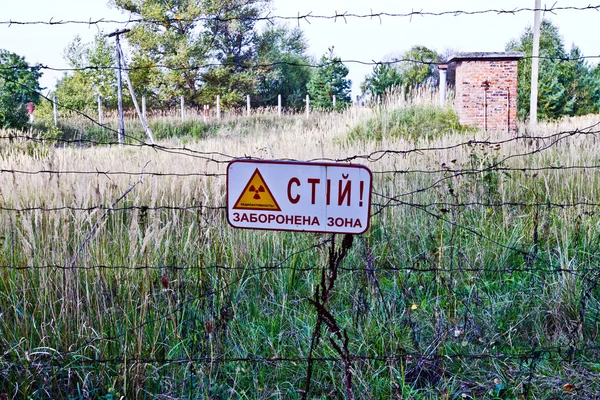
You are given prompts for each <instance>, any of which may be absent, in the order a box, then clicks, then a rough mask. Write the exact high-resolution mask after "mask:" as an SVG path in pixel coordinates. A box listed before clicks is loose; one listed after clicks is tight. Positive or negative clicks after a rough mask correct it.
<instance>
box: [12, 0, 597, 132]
mask: <svg viewBox="0 0 600 400" xmlns="http://www.w3.org/2000/svg"><path fill="white" fill-rule="evenodd" d="M112 4H113V5H114V6H115V7H116V8H118V9H120V10H122V11H124V12H126V13H129V14H130V15H131V17H132V19H135V20H137V21H140V22H136V23H133V24H132V25H131V26H130V29H131V30H130V31H129V32H127V33H126V34H125V35H124V42H125V43H126V45H125V53H126V60H125V61H126V62H127V67H128V69H129V75H130V78H131V80H132V82H133V86H134V88H135V90H136V95H137V96H142V95H143V96H145V97H146V99H147V102H148V106H149V107H153V108H156V107H166V108H169V107H174V106H175V104H176V103H177V102H178V101H179V100H178V99H179V98H180V97H181V96H183V97H184V98H185V101H186V104H187V105H189V106H192V107H194V106H198V107H201V106H202V105H204V104H214V103H215V100H216V97H217V95H219V96H220V99H221V104H222V106H223V107H224V108H230V107H237V106H243V105H244V104H245V101H246V95H250V96H251V98H252V105H253V107H268V106H275V105H277V101H278V96H279V95H281V97H282V101H283V107H286V108H289V109H301V108H304V106H305V97H306V94H309V95H310V98H311V106H312V107H314V108H320V109H328V110H331V109H333V108H334V103H333V98H334V97H335V99H336V102H335V108H337V109H343V108H345V107H347V106H348V105H350V104H351V102H352V99H351V96H350V86H351V82H350V80H349V79H348V78H347V75H348V67H347V66H346V65H344V64H343V63H342V61H341V60H340V58H339V57H338V56H336V55H335V52H334V49H333V47H331V48H329V49H328V50H327V52H325V54H324V55H323V56H322V57H321V58H320V59H314V58H313V57H312V56H311V55H309V54H308V44H307V41H306V38H305V37H304V35H303V32H302V30H301V29H299V28H291V27H289V26H286V25H269V24H267V23H266V22H265V23H263V22H261V21H262V20H263V19H264V18H263V17H265V16H266V15H267V14H268V12H269V8H270V7H271V4H270V0H201V1H198V0H178V1H164V0H112ZM106 34H107V32H101V33H98V34H97V35H96V37H95V39H94V40H93V41H91V42H88V43H85V42H84V41H83V40H82V39H81V38H80V37H79V36H77V37H75V38H74V39H73V40H72V41H71V42H70V43H69V44H68V45H67V46H66V48H65V50H64V54H63V55H64V58H65V59H66V60H67V62H68V63H69V65H70V66H71V68H72V69H73V71H71V72H69V73H65V75H64V76H63V77H62V78H61V79H60V81H59V82H58V83H57V86H56V89H55V92H54V93H52V95H56V96H57V97H58V98H59V99H60V100H59V102H60V104H61V106H64V107H65V108H67V109H68V108H71V109H76V110H82V111H91V110H94V109H95V107H96V104H97V96H98V95H100V96H102V98H103V102H104V105H105V107H108V108H114V107H116V102H117V100H116V99H117V94H116V90H117V89H116V88H117V85H116V80H117V69H116V68H115V66H116V60H115V57H116V50H115V42H114V39H113V38H107V37H106ZM532 37H533V34H532V30H531V28H526V29H525V30H524V31H523V33H522V34H521V36H520V37H519V38H517V39H513V40H511V41H510V42H509V43H507V45H506V50H510V51H513V50H516V51H523V52H525V53H526V55H527V56H528V57H526V58H525V59H523V60H522V61H520V65H519V84H518V87H519V89H518V108H519V116H520V117H521V118H522V119H526V118H527V117H528V115H529V93H530V78H531V58H530V56H531V53H532ZM482 50H489V49H482ZM451 53H452V51H450V50H447V51H445V52H444V53H443V54H442V53H438V52H437V51H435V50H432V49H429V48H427V47H424V46H413V47H411V48H410V49H408V50H406V51H404V52H402V53H398V55H397V56H389V57H387V58H386V59H385V60H383V61H382V62H381V63H379V64H378V65H375V66H374V68H373V71H372V72H371V74H369V75H368V76H367V77H366V78H365V80H364V82H362V84H361V86H360V87H361V91H362V94H361V96H360V99H359V100H362V101H368V100H374V99H377V98H381V97H383V96H385V95H386V93H389V92H390V91H394V92H396V93H397V92H398V91H400V92H401V93H404V94H405V95H408V94H409V93H411V92H412V91H413V90H414V89H417V88H420V87H424V86H427V87H437V85H438V79H439V75H438V71H437V64H438V63H439V62H442V61H445V60H447V59H448V57H449V56H450V55H451ZM540 57H541V60H540V81H539V101H538V104H539V111H538V115H539V117H540V118H542V119H555V118H560V117H561V116H565V115H568V116H574V115H583V114H587V113H597V112H598V111H599V109H600V67H599V66H597V65H596V66H593V65H591V64H590V63H589V62H588V61H586V59H585V58H584V57H583V54H582V52H581V51H580V49H579V48H578V47H577V46H576V45H573V46H572V47H571V50H570V51H567V50H566V49H565V45H564V40H563V38H562V36H561V35H560V33H559V30H558V28H557V27H556V26H554V25H553V24H552V23H551V22H549V21H543V23H542V27H541V43H540ZM411 60H412V61H411ZM40 76H41V69H40V67H39V66H30V65H27V63H26V62H25V60H24V59H23V58H22V57H20V56H18V55H16V54H12V53H8V52H5V51H1V52H0V127H15V128H23V127H25V126H26V125H27V121H28V117H27V112H26V111H25V105H26V104H27V103H28V102H34V103H38V101H39V96H38V92H39V89H40V88H39V84H38V79H39V77H40ZM124 101H125V105H126V106H127V105H128V103H129V105H131V99H130V98H129V94H128V93H127V91H125V93H124ZM51 109H52V104H50V103H49V102H41V103H40V107H38V111H40V112H41V114H44V113H46V114H48V115H50V114H51Z"/></svg>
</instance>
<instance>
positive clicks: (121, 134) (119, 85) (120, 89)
mask: <svg viewBox="0 0 600 400" xmlns="http://www.w3.org/2000/svg"><path fill="white" fill-rule="evenodd" d="M129 31H130V29H120V30H116V31H114V32H113V33H109V34H108V35H106V37H113V36H114V37H115V41H116V51H117V69H118V72H117V106H118V109H119V145H120V146H123V143H124V142H125V121H124V120H123V82H122V81H121V51H120V48H121V44H120V42H119V35H122V34H124V33H127V32H129Z"/></svg>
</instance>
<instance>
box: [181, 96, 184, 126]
mask: <svg viewBox="0 0 600 400" xmlns="http://www.w3.org/2000/svg"><path fill="white" fill-rule="evenodd" d="M180 100H181V122H183V121H185V100H184V98H183V96H181V98H180Z"/></svg>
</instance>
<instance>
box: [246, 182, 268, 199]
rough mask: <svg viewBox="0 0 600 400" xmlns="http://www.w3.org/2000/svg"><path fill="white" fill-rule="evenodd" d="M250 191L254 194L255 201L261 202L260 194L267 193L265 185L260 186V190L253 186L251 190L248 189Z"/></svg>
mask: <svg viewBox="0 0 600 400" xmlns="http://www.w3.org/2000/svg"><path fill="white" fill-rule="evenodd" d="M248 191H249V192H254V197H253V199H255V200H260V194H259V193H262V192H264V191H265V188H264V187H263V185H260V186H259V187H258V189H257V188H255V187H254V185H252V186H250V188H249V189H248Z"/></svg>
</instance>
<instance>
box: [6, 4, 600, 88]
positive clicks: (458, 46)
mask: <svg viewBox="0 0 600 400" xmlns="http://www.w3.org/2000/svg"><path fill="white" fill-rule="evenodd" d="M107 4H108V0H28V1H12V0H0V21H9V20H13V21H34V20H43V21H50V20H51V19H52V20H53V21H59V20H84V21H88V20H90V19H91V20H97V19H100V18H105V19H118V20H126V19H127V18H128V15H125V14H122V13H120V12H119V11H117V10H115V9H111V8H110V7H109V6H108V5H107ZM534 4H535V2H534V0H501V1H483V0H453V1H447V0H446V1H439V0H419V1H417V0H411V1H404V0H402V1H401V0H370V1H365V0H302V1H291V0H273V2H272V12H271V13H272V14H273V15H280V16H297V15H298V14H300V15H305V14H308V13H312V15H315V16H316V15H335V14H336V13H339V14H341V13H344V12H348V13H355V14H369V13H379V12H387V13H408V12H411V11H423V12H443V11H456V10H463V11H481V10H487V9H499V10H514V9H517V8H523V7H526V8H533V7H534ZM590 4H592V3H590V0H558V1H556V2H555V1H554V0H552V1H550V2H548V3H547V6H548V7H551V6H552V5H554V7H571V6H574V7H586V6H588V5H590ZM542 5H544V2H542ZM592 5H600V1H598V2H596V3H593V4H592ZM546 17H547V18H549V19H550V20H552V21H553V22H554V23H555V24H556V25H558V27H559V29H560V32H561V34H562V35H563V37H564V40H565V44H566V46H567V48H570V46H571V44H572V43H575V44H576V45H578V46H579V47H580V48H581V50H582V51H583V53H584V55H586V56H600V41H599V40H598V38H599V37H600V12H598V11H594V10H587V11H570V10H569V11H567V10H565V11H557V12H556V14H547V15H546ZM532 21H533V13H532V12H520V13H516V14H514V15H510V14H501V15H498V14H496V13H484V14H478V15H446V16H413V17H412V18H405V17H383V18H382V19H381V20H380V19H379V18H364V19H357V18H351V17H349V18H346V20H344V19H342V18H339V19H337V21H333V20H324V19H317V18H312V19H309V22H310V23H309V22H307V21H305V20H302V21H300V23H299V25H300V27H301V28H302V29H303V31H304V32H305V36H306V38H307V40H308V42H309V46H310V48H309V52H310V53H311V54H312V55H314V56H315V57H320V56H321V55H322V54H323V53H325V52H326V51H327V48H328V47H330V46H334V47H335V52H336V54H337V55H338V56H340V57H341V58H342V59H343V60H358V61H366V62H370V61H381V60H383V59H384V58H385V56H387V55H389V54H393V53H396V54H397V53H399V52H402V51H403V50H406V49H408V48H410V47H411V46H413V45H423V46H427V47H429V48H431V49H434V50H437V51H439V52H443V51H444V50H446V49H453V50H457V51H503V50H504V46H505V44H506V43H507V42H508V41H509V40H510V39H511V38H516V37H518V36H519V35H520V34H521V32H522V31H523V29H524V28H525V27H526V26H527V25H531V24H532ZM288 23H289V24H291V25H293V26H298V23H297V22H288ZM101 26H102V28H103V29H104V30H105V31H107V32H108V31H113V30H114V29H115V27H116V26H115V25H110V24H103V25H101ZM97 30H98V28H97V27H96V26H88V25H81V24H79V25H76V24H68V25H54V26H48V25H27V26H21V25H16V24H13V25H11V26H9V25H8V24H2V25H0V49H6V50H9V51H12V52H15V53H18V54H20V55H23V56H25V57H26V59H27V61H28V62H29V63H41V64H43V65H47V66H50V67H55V68H66V67H68V65H67V64H66V62H65V61H64V59H63V57H62V53H63V50H64V48H65V47H66V45H67V44H68V43H69V41H71V40H72V39H73V37H74V36H75V35H77V34H79V35H80V36H82V37H83V38H84V40H85V41H89V40H91V39H92V38H93V36H94V34H95V33H96V32H97ZM590 62H591V63H594V64H595V63H597V60H596V59H594V60H591V61H590ZM348 67H349V68H350V76H349V77H350V78H351V79H352V81H353V94H354V95H357V94H358V86H359V85H360V83H361V82H362V81H363V79H364V76H365V75H366V74H368V73H369V72H370V71H371V69H372V67H371V66H364V65H360V64H355V63H349V64H348ZM60 75H61V73H59V72H52V71H45V72H44V76H43V78H42V82H41V83H42V86H44V87H46V88H53V87H54V85H55V83H56V80H57V78H58V77H60Z"/></svg>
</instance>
